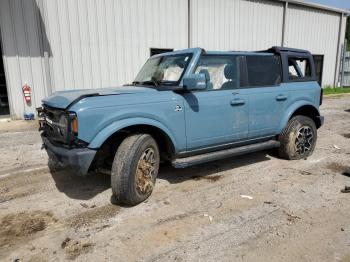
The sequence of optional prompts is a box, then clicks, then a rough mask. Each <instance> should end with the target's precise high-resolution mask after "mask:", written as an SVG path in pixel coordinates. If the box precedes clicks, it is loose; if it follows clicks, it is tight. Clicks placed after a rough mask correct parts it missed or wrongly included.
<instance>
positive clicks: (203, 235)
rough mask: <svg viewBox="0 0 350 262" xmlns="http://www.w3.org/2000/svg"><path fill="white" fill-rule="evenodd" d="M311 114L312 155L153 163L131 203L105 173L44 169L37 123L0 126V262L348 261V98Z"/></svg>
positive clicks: (335, 100) (333, 100) (327, 102)
mask: <svg viewBox="0 0 350 262" xmlns="http://www.w3.org/2000/svg"><path fill="white" fill-rule="evenodd" d="M321 110H322V113H323V114H324V115H325V117H326V124H325V126H323V127H322V128H321V129H320V130H319V137H318V143H317V146H316V150H315V153H314V154H313V156H312V157H310V158H308V159H306V160H299V161H285V160H281V159H278V158H276V157H275V156H274V155H273V154H271V153H270V152H259V153H255V154H250V155H246V156H242V157H238V158H231V159H227V160H222V161H217V162H214V163H208V164H205V165H201V166H197V167H193V168H188V169H183V170H176V169H174V168H172V167H171V166H169V165H163V166H161V170H160V174H159V178H158V180H157V185H156V188H155V191H154V192H153V195H152V196H151V198H150V199H149V200H148V201H146V202H145V203H142V204H140V205H138V206H136V207H129V208H128V207H119V206H115V205H112V204H110V197H111V190H110V181H109V177H108V176H106V175H101V174H99V175H93V176H89V177H86V178H81V177H76V176H74V174H71V173H70V172H69V171H68V170H56V171H50V170H49V169H48V167H47V162H48V159H47V156H46V153H45V152H44V151H43V150H41V141H40V137H39V133H38V132H37V131H36V123H35V122H33V123H28V122H21V121H15V122H9V123H6V122H1V123H0V147H1V150H0V167H1V169H0V261H14V260H15V259H19V261H63V260H67V259H71V260H74V259H76V260H77V261H213V260H217V261H343V262H345V261H350V219H349V217H350V194H344V193H341V192H340V190H341V189H342V188H344V186H345V185H348V186H350V96H345V95H344V96H337V97H330V98H326V99H325V100H324V105H323V106H322V108H321ZM242 195H248V196H251V197H252V199H249V198H244V197H242Z"/></svg>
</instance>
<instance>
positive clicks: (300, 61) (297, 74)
mask: <svg viewBox="0 0 350 262" xmlns="http://www.w3.org/2000/svg"><path fill="white" fill-rule="evenodd" d="M309 77H311V66H310V60H309V59H308V58H297V57H288V78H289V79H290V80H298V79H302V78H309Z"/></svg>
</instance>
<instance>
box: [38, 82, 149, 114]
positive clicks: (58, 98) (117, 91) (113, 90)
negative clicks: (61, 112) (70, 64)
mask: <svg viewBox="0 0 350 262" xmlns="http://www.w3.org/2000/svg"><path fill="white" fill-rule="evenodd" d="M152 91H154V90H153V89H152V88H147V87H139V86H121V87H109V88H99V89H79V90H77V89H76V90H67V91H58V92H55V93H53V94H52V95H51V96H49V97H46V98H44V99H43V100H42V103H43V104H45V105H47V106H50V107H55V108H62V109H66V108H67V107H69V106H70V105H73V104H74V103H76V102H78V101H79V100H81V99H83V98H85V97H89V96H109V95H123V94H134V93H143V92H152Z"/></svg>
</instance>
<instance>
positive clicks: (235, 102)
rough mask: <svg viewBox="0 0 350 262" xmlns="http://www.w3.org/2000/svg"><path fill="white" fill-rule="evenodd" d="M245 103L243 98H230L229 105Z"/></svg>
mask: <svg viewBox="0 0 350 262" xmlns="http://www.w3.org/2000/svg"><path fill="white" fill-rule="evenodd" d="M244 104H245V100H243V99H233V100H231V106H241V105H244Z"/></svg>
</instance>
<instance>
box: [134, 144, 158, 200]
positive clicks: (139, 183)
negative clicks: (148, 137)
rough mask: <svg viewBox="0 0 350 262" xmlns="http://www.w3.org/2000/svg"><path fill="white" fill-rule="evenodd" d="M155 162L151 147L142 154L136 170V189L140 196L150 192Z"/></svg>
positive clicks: (152, 185)
mask: <svg viewBox="0 0 350 262" xmlns="http://www.w3.org/2000/svg"><path fill="white" fill-rule="evenodd" d="M156 163H157V160H156V158H155V152H154V149H153V148H152V147H148V148H146V150H145V151H144V152H143V153H142V155H141V157H140V159H139V162H138V164H137V168H136V189H137V191H138V192H139V193H140V194H149V193H150V192H152V190H153V187H154V184H153V181H154V175H155V169H156Z"/></svg>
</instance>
